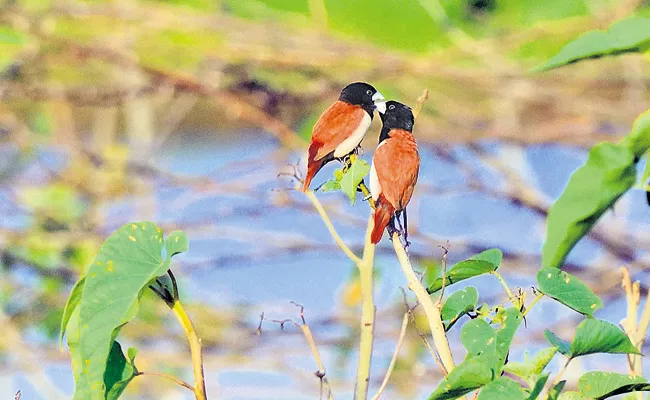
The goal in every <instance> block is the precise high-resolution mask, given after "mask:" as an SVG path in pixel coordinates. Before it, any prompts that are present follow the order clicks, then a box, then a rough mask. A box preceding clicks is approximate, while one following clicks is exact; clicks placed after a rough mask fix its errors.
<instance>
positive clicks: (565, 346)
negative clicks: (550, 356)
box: [544, 329, 571, 356]
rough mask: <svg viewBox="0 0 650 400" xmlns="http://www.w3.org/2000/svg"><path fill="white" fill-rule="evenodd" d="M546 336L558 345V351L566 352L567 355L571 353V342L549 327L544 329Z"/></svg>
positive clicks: (551, 342)
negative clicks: (557, 334)
mask: <svg viewBox="0 0 650 400" xmlns="http://www.w3.org/2000/svg"><path fill="white" fill-rule="evenodd" d="M544 337H545V338H546V340H548V342H549V343H550V344H552V345H553V346H555V347H557V351H558V352H560V354H564V355H565V356H570V355H571V343H569V342H567V341H566V340H562V339H560V338H559V337H557V336H556V335H555V333H553V332H551V331H549V330H548V329H547V330H545V331H544Z"/></svg>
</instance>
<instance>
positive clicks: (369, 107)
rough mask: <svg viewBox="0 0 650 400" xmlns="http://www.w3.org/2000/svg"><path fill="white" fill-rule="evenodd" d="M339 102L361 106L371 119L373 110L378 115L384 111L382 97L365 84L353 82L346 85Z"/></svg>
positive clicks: (384, 105)
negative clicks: (377, 112)
mask: <svg viewBox="0 0 650 400" xmlns="http://www.w3.org/2000/svg"><path fill="white" fill-rule="evenodd" d="M339 100H341V101H344V102H346V103H349V104H354V105H357V106H361V107H362V108H363V109H364V110H366V112H368V114H370V117H371V118H372V113H373V111H374V110H377V111H379V113H382V112H384V111H386V103H384V96H382V94H381V93H379V92H378V91H377V89H375V88H374V87H373V86H372V85H369V84H367V83H365V82H355V83H351V84H349V85H347V86H346V87H345V88H343V90H342V91H341V95H340V96H339Z"/></svg>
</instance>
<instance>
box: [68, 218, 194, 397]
mask: <svg viewBox="0 0 650 400" xmlns="http://www.w3.org/2000/svg"><path fill="white" fill-rule="evenodd" d="M163 249H165V252H166V253H167V254H166V256H165V257H163ZM185 250H187V237H186V236H185V234H183V233H182V232H174V233H173V234H172V235H170V236H169V238H168V241H167V243H165V241H164V240H163V234H162V230H161V229H160V228H158V226H156V224H154V223H152V222H137V223H129V224H126V225H123V226H122V227H120V228H119V229H118V230H117V231H116V232H115V233H114V234H113V235H112V236H111V237H109V238H108V239H107V240H106V242H104V244H103V245H102V247H101V248H100V250H99V253H98V254H97V256H96V257H95V259H94V260H93V262H92V264H91V265H90V267H89V268H88V271H87V273H86V275H85V278H84V283H83V284H79V285H76V286H75V288H82V289H77V290H76V291H73V295H74V296H75V297H77V296H78V291H79V290H82V294H81V300H74V299H71V301H70V302H69V303H70V309H71V310H73V311H72V312H71V316H69V317H66V316H65V315H66V314H65V313H64V318H68V322H67V325H68V327H67V333H68V344H69V346H70V351H71V353H72V358H73V373H74V376H75V381H76V387H75V395H74V399H75V400H76V399H84V400H86V399H91V400H95V399H102V400H104V399H105V396H106V395H107V393H108V392H107V390H108V389H109V387H108V386H107V385H106V383H105V381H104V378H105V373H106V368H107V363H108V358H109V354H110V352H111V348H112V345H113V342H114V338H115V337H116V336H117V333H118V332H119V328H120V327H121V326H122V325H124V324H125V323H127V322H129V321H130V320H131V319H132V318H134V317H135V315H136V313H137V310H138V304H139V299H140V296H141V294H142V291H143V290H145V289H146V288H147V287H148V285H149V283H150V281H152V280H153V279H154V278H156V277H158V276H161V275H163V274H165V272H166V271H167V269H168V268H169V263H170V259H171V256H172V255H174V254H177V253H178V252H181V251H185ZM75 303H76V304H77V307H76V308H75V307H73V306H74V304H75ZM69 314H70V313H69ZM75 314H76V315H75Z"/></svg>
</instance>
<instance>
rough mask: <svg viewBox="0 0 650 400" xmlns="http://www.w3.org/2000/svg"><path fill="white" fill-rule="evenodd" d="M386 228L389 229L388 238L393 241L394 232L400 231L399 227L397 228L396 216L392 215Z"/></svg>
mask: <svg viewBox="0 0 650 400" xmlns="http://www.w3.org/2000/svg"><path fill="white" fill-rule="evenodd" d="M386 230H387V231H388V238H389V239H390V240H391V241H392V240H393V233H395V232H399V231H398V230H397V228H395V216H393V217H391V219H390V221H389V222H388V225H386Z"/></svg>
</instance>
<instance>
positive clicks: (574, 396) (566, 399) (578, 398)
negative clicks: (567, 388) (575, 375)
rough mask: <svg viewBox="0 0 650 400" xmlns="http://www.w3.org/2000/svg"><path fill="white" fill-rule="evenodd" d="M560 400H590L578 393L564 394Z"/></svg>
mask: <svg viewBox="0 0 650 400" xmlns="http://www.w3.org/2000/svg"><path fill="white" fill-rule="evenodd" d="M558 400H590V399H588V398H586V397H585V396H583V395H581V394H580V393H578V392H564V393H562V394H560V397H558Z"/></svg>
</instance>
